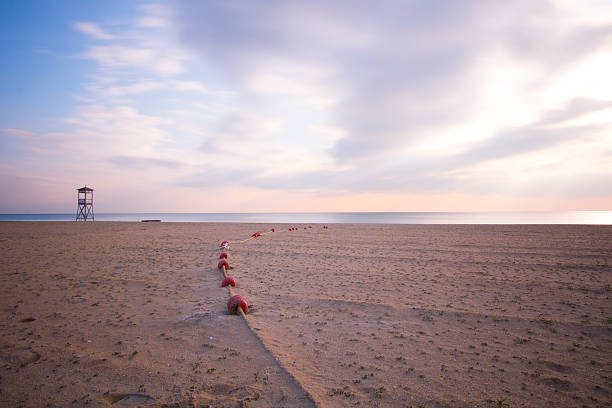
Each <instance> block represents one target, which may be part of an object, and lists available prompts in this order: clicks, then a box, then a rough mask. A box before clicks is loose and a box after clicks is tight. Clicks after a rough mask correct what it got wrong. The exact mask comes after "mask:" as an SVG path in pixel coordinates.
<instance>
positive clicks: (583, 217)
mask: <svg viewBox="0 0 612 408" xmlns="http://www.w3.org/2000/svg"><path fill="white" fill-rule="evenodd" d="M74 217H75V216H74V214H0V221H73V220H74ZM145 219H156V220H162V221H163V222H253V223H326V224H333V223H347V224H361V223H366V224H606V225H612V211H560V212H329V213H101V214H96V221H140V220H145Z"/></svg>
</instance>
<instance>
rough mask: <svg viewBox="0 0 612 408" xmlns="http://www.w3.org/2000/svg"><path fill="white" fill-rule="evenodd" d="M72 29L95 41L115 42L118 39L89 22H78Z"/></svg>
mask: <svg viewBox="0 0 612 408" xmlns="http://www.w3.org/2000/svg"><path fill="white" fill-rule="evenodd" d="M74 28H75V29H76V30H77V31H79V32H81V33H83V34H86V35H88V36H90V37H91V38H94V39H96V40H115V39H117V38H118V37H117V36H116V35H112V34H109V33H107V32H106V31H104V30H103V29H102V28H101V27H100V26H99V25H98V24H96V23H93V22H91V21H80V22H77V23H74Z"/></svg>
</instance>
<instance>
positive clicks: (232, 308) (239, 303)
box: [227, 295, 249, 314]
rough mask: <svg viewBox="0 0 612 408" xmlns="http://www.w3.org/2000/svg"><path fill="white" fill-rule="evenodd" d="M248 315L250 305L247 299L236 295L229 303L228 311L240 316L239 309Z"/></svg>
mask: <svg viewBox="0 0 612 408" xmlns="http://www.w3.org/2000/svg"><path fill="white" fill-rule="evenodd" d="M239 307H240V308H241V309H242V311H243V312H244V313H245V314H246V313H247V312H248V311H249V304H248V303H247V301H246V299H245V298H243V297H242V296H240V295H234V296H232V297H231V298H229V300H228V301H227V311H228V312H229V314H239V313H240V312H239V311H238V308H239Z"/></svg>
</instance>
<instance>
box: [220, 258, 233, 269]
mask: <svg viewBox="0 0 612 408" xmlns="http://www.w3.org/2000/svg"><path fill="white" fill-rule="evenodd" d="M224 266H225V269H229V268H230V264H229V262H227V259H222V260H220V261H219V264H218V265H217V268H219V269H223V267H224Z"/></svg>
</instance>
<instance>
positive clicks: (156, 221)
mask: <svg viewBox="0 0 612 408" xmlns="http://www.w3.org/2000/svg"><path fill="white" fill-rule="evenodd" d="M140 222H161V220H140Z"/></svg>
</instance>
